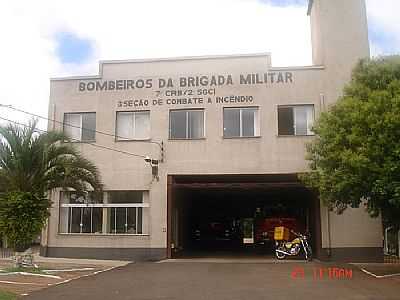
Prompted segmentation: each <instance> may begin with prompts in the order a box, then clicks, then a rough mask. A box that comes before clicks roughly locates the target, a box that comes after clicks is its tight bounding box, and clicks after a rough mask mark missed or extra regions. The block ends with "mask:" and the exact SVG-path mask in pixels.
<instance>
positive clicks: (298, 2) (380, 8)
mask: <svg viewBox="0 0 400 300" xmlns="http://www.w3.org/2000/svg"><path fill="white" fill-rule="evenodd" d="M366 1H367V9H368V22H369V35H370V43H371V52H372V55H373V56H376V55H382V54H394V53H399V52H400V22H399V21H398V20H399V13H398V12H400V1H399V0H366ZM307 2H308V1H307V0H202V1H198V0H127V1H124V0H113V1H102V0H94V1H92V0H85V1H83V0H57V1H54V0H43V1H41V0H36V1H30V0H3V1H1V4H0V36H1V44H0V57H1V60H2V63H1V70H0V86H1V92H2V96H1V98H0V104H12V105H14V106H15V107H17V108H21V109H25V110H28V111H30V112H33V113H36V114H40V115H44V116H45V115H46V114H47V103H48V97H49V78H50V77H58V76H67V75H88V74H97V71H98V61H99V60H104V59H106V60H110V59H130V58H149V57H171V56H188V55H189V56H192V55H208V54H235V53H255V52H272V63H273V65H274V66H290V65H309V64H311V47H310V28H309V19H308V17H307V15H306V7H307ZM1 116H3V117H4V116H7V117H8V118H13V119H18V120H27V118H28V117H27V116H24V115H22V114H18V113H10V112H9V111H8V110H7V109H4V108H0V117H1ZM0 122H1V120H0Z"/></svg>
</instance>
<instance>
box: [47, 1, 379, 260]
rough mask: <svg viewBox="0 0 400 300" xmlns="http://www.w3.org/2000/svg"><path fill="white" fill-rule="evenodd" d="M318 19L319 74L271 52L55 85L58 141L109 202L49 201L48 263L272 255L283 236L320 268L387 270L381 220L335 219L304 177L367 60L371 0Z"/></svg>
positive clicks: (352, 213)
mask: <svg viewBox="0 0 400 300" xmlns="http://www.w3.org/2000/svg"><path fill="white" fill-rule="evenodd" d="M308 15H309V17H310V21H311V29H312V30H311V35H312V50H313V65H312V66H305V67H280V68H276V67H272V65H271V56H270V54H269V53H263V54H245V55H228V56H206V57H180V58H168V59H145V60H121V61H102V62H100V70H99V75H95V76H77V77H68V78H56V79H52V80H51V87H50V89H51V90H50V104H49V119H52V120H57V121H58V122H49V129H58V130H64V131H65V132H66V133H67V134H69V135H70V137H71V138H72V139H73V141H74V144H75V146H76V147H78V149H79V150H80V151H81V152H82V153H83V155H84V156H85V157H87V158H89V159H90V160H92V161H93V162H94V163H95V164H96V165H97V166H98V168H99V170H100V173H101V177H102V181H103V183H104V192H103V193H102V195H101V196H93V195H92V194H91V193H88V195H87V196H86V197H79V196H77V195H75V194H74V193H73V191H54V192H52V193H51V200H52V201H53V207H52V209H51V217H50V218H49V222H48V226H47V227H46V229H45V230H44V232H43V235H42V242H41V243H42V245H41V252H42V255H45V256H53V257H76V258H99V259H125V260H158V259H164V258H170V257H193V256H216V255H224V254H228V255H232V254H235V253H246V254H247V255H273V250H272V249H273V246H272V243H273V236H271V230H272V231H273V227H274V226H277V225H279V224H280V225H284V226H288V227H290V228H292V229H293V230H297V231H301V232H308V233H310V236H311V245H312V247H313V250H314V256H316V257H317V258H320V259H322V260H336V261H353V262H356V261H369V262H372V261H374V262H378V261H382V260H383V249H382V222H381V219H380V218H375V219H373V218H370V217H369V215H368V214H367V212H366V211H365V209H364V208H363V207H360V208H358V209H348V210H346V211H345V212H344V214H342V215H337V214H335V213H334V212H330V211H328V209H327V208H326V207H325V206H324V204H323V203H322V202H321V201H320V200H319V199H318V194H317V193H315V192H313V191H311V190H309V189H307V188H306V187H305V186H304V185H303V184H302V183H301V182H300V181H299V180H298V178H297V174H299V173H302V172H306V171H307V170H308V163H307V161H306V160H305V153H306V150H305V149H306V144H307V143H309V142H310V141H312V140H313V138H314V137H313V136H314V135H313V132H312V125H313V122H314V120H315V119H317V118H318V115H319V114H320V112H321V111H323V110H325V109H327V108H328V107H329V105H331V104H333V103H334V102H335V101H336V100H337V99H338V97H339V96H340V95H341V93H342V89H343V87H344V85H345V84H346V83H347V82H348V81H349V80H350V75H351V70H352V68H353V67H354V66H355V64H356V63H357V61H358V60H359V59H360V58H364V57H368V56H369V43H368V32H367V20H366V8H365V1H364V0H335V1H331V0H314V1H312V0H310V1H309V8H308ZM287 38H290V37H287Z"/></svg>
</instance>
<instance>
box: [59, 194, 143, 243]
mask: <svg viewBox="0 0 400 300" xmlns="http://www.w3.org/2000/svg"><path fill="white" fill-rule="evenodd" d="M132 191H134V192H141V193H142V202H141V203H104V202H103V203H79V204H77V203H61V200H62V197H63V193H73V191H60V192H59V200H58V201H59V209H58V234H59V235H89V236H107V235H111V236H121V235H129V236H149V233H147V229H145V227H144V225H145V220H144V219H145V209H149V208H150V203H148V202H144V198H145V197H144V193H145V192H148V191H146V190H132ZM112 192H115V190H109V191H104V193H107V194H108V193H112ZM107 197H109V195H107ZM103 201H104V196H103ZM62 208H67V209H68V215H67V217H66V220H64V223H65V221H66V225H67V231H68V232H63V231H62V229H61V227H62V226H61V225H62V224H61V223H62V220H61V218H62V217H63V216H62V213H61V209H62ZM73 208H80V224H79V226H80V232H70V231H71V228H72V224H71V225H70V224H69V219H70V218H71V219H72V209H73ZM84 208H91V210H90V214H91V218H90V219H91V223H90V227H91V231H92V230H93V208H101V209H102V214H103V218H104V210H108V209H110V212H111V209H113V208H114V209H116V208H125V209H127V208H135V214H136V225H137V224H138V223H137V222H138V218H137V216H138V214H139V213H138V211H139V208H141V209H142V212H141V214H142V216H141V222H142V224H141V228H142V233H127V232H124V233H112V232H108V230H107V228H108V227H110V228H111V224H112V222H110V221H109V220H108V219H107V222H106V223H104V221H102V231H101V233H96V232H90V233H89V232H82V228H83V227H84V226H83V223H82V218H83V209H84ZM70 214H71V216H70ZM115 215H116V214H115ZM109 217H111V213H110V216H109ZM126 217H127V216H126ZM104 225H105V226H106V227H105V228H104ZM115 226H116V224H115Z"/></svg>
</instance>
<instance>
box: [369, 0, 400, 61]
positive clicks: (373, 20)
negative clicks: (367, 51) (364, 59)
mask: <svg viewBox="0 0 400 300" xmlns="http://www.w3.org/2000/svg"><path fill="white" fill-rule="evenodd" d="M367 12H368V22H369V24H370V27H373V31H374V33H371V34H370V39H371V53H372V55H374V56H375V55H380V54H391V53H388V51H387V50H386V49H389V50H390V51H393V52H395V53H396V52H397V54H400V22H399V12H400V1H398V0H367ZM379 36H382V38H380V37H379ZM379 42H380V43H379Z"/></svg>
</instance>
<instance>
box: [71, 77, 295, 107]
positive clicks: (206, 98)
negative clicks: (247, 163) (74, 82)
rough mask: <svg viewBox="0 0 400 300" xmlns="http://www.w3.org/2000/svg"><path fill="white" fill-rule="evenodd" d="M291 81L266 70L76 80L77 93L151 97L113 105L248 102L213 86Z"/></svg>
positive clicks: (246, 97) (125, 100) (244, 98)
mask: <svg viewBox="0 0 400 300" xmlns="http://www.w3.org/2000/svg"><path fill="white" fill-rule="evenodd" d="M293 82H294V75H293V73H292V72H266V73H248V74H239V75H237V76H233V75H220V74H217V75H197V76H180V77H176V78H172V77H169V78H163V77H160V78H137V79H116V80H85V81H80V82H79V86H78V89H79V92H89V93H90V92H107V91H112V92H116V91H134V90H151V92H153V96H152V97H150V98H143V99H142V98H140V99H134V98H132V99H121V100H118V101H117V107H119V108H130V107H147V106H150V105H153V106H156V105H157V106H159V105H165V104H166V105H193V104H195V105H197V104H204V103H216V104H223V103H251V102H253V101H254V96H252V95H237V94H235V95H217V89H218V88H222V87H229V86H238V85H239V86H260V85H264V86H272V85H287V84H292V83H293Z"/></svg>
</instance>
